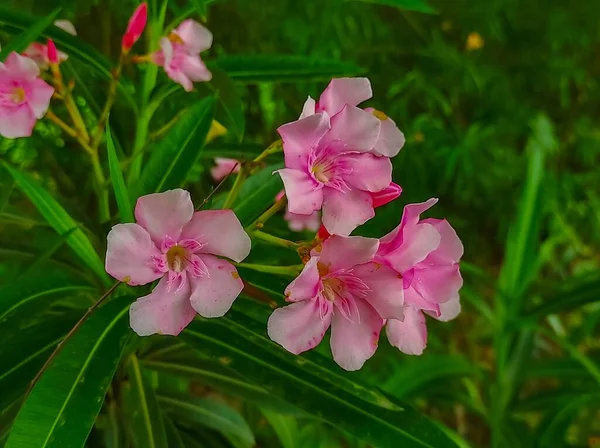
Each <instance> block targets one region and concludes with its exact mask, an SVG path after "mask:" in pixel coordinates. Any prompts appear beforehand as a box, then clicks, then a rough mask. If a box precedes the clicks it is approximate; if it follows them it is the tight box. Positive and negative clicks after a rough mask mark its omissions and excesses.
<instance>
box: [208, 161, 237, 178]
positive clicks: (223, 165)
mask: <svg viewBox="0 0 600 448" xmlns="http://www.w3.org/2000/svg"><path fill="white" fill-rule="evenodd" d="M232 170H233V171H232ZM239 172H240V162H238V161H237V160H235V159H226V158H223V157H215V166H213V167H212V168H211V169H210V175H211V176H212V178H213V179H214V180H215V182H219V181H221V180H223V179H224V178H225V176H227V175H228V174H229V173H239Z"/></svg>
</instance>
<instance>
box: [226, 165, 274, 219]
mask: <svg viewBox="0 0 600 448" xmlns="http://www.w3.org/2000/svg"><path fill="white" fill-rule="evenodd" d="M281 167H282V166H281V165H272V166H268V167H266V168H265V169H263V170H262V171H260V172H258V173H257V174H255V175H252V176H250V177H249V178H248V179H246V182H244V185H243V186H242V190H241V192H240V194H239V196H238V198H237V201H236V203H235V206H234V207H233V211H234V212H235V214H236V215H237V217H238V219H239V220H240V222H241V223H242V225H243V226H247V225H250V224H252V222H253V221H254V220H255V219H256V218H258V217H259V216H260V215H261V214H262V213H263V212H264V211H265V210H266V209H268V208H269V207H270V206H271V205H273V203H274V202H275V196H277V193H279V192H280V191H281V190H282V189H283V183H282V182H281V178H280V177H279V174H277V173H273V171H275V170H278V169H280V168H281Z"/></svg>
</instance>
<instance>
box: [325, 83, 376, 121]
mask: <svg viewBox="0 0 600 448" xmlns="http://www.w3.org/2000/svg"><path fill="white" fill-rule="evenodd" d="M372 96H373V91H372V90H371V83H370V82H369V80H368V79H367V78H336V79H332V80H331V82H330V83H329V85H328V86H327V88H326V89H325V90H324V91H323V93H322V94H321V97H320V98H319V108H321V109H322V110H325V111H326V112H327V113H328V114H329V115H335V114H337V113H338V112H339V111H341V110H342V108H343V107H344V106H345V105H346V104H349V105H350V106H357V105H358V104H360V103H362V102H363V101H366V100H368V99H369V98H371V97H372Z"/></svg>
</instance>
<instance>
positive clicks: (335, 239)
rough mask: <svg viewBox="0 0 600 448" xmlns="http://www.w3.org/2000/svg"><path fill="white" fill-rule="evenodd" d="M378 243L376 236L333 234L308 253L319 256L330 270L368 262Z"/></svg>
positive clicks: (348, 267)
mask: <svg viewBox="0 0 600 448" xmlns="http://www.w3.org/2000/svg"><path fill="white" fill-rule="evenodd" d="M378 245H379V242H378V241H377V239H376V238H365V237H362V236H346V237H344V236H338V235H333V236H332V237H331V238H328V239H327V240H326V241H325V242H323V244H322V246H317V247H316V248H314V249H313V250H312V251H311V253H310V254H311V256H312V257H319V258H320V262H321V263H323V264H324V265H325V266H327V267H328V268H329V270H330V271H337V270H339V269H350V268H352V267H354V266H356V265H358V264H363V263H367V262H369V261H370V260H372V259H373V256H374V255H375V253H376V252H377V247H378Z"/></svg>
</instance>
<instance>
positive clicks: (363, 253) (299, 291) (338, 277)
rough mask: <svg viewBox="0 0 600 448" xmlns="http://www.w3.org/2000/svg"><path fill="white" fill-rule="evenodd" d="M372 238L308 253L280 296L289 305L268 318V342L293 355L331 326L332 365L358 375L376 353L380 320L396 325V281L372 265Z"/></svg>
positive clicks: (339, 241) (344, 240) (399, 311)
mask: <svg viewBox="0 0 600 448" xmlns="http://www.w3.org/2000/svg"><path fill="white" fill-rule="evenodd" d="M377 248H378V242H377V240H376V239H373V238H362V237H358V236H354V237H341V236H333V237H331V238H329V239H328V240H327V241H325V242H324V243H323V245H322V246H318V247H317V248H315V249H313V250H312V251H311V258H310V260H309V261H308V263H307V264H306V266H305V267H304V270H303V271H302V272H301V273H300V275H299V276H298V277H297V278H296V279H295V280H294V281H293V282H292V283H290V285H289V286H288V287H287V288H286V290H285V295H286V297H287V299H286V300H287V301H288V302H292V304H291V305H288V306H285V307H282V308H279V309H277V310H275V311H274V312H273V314H271V317H269V322H268V326H267V331H268V333H269V337H270V338H271V339H272V340H273V341H275V342H277V343H278V344H280V345H282V346H283V347H284V348H285V349H286V350H288V351H290V352H292V353H294V354H299V353H302V352H305V351H307V350H310V349H312V348H314V347H315V346H317V345H318V344H319V342H321V340H322V339H323V335H324V334H325V332H326V331H327V329H328V328H329V327H330V326H331V351H332V353H333V359H334V360H335V362H337V363H338V364H339V365H340V366H341V367H342V368H343V369H346V370H358V369H360V368H361V367H362V365H363V364H364V362H365V361H366V360H367V359H369V358H370V357H371V356H373V354H374V353H375V351H376V350H377V343H378V340H379V333H380V332H381V328H382V327H383V323H384V319H392V318H396V319H402V317H403V298H402V279H401V278H400V277H399V276H398V274H397V273H396V272H394V270H392V269H390V268H388V267H386V266H384V265H381V264H378V263H374V262H372V259H373V256H374V255H375V253H376V252H377Z"/></svg>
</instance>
